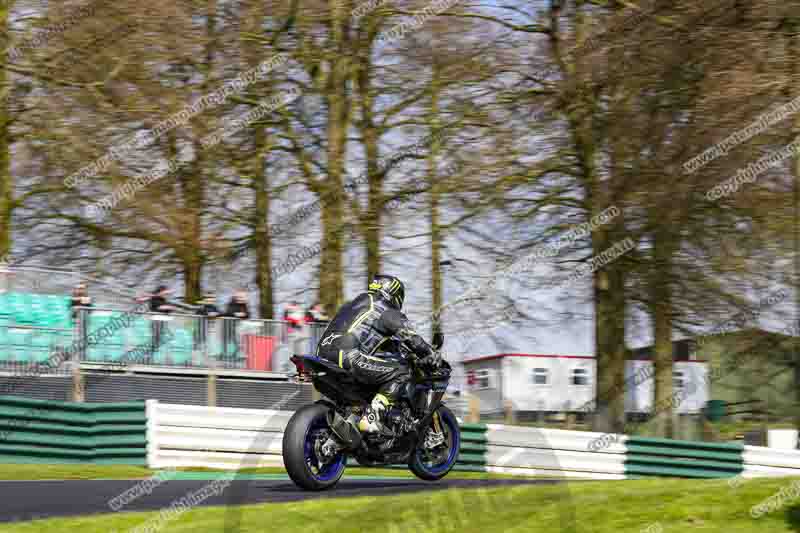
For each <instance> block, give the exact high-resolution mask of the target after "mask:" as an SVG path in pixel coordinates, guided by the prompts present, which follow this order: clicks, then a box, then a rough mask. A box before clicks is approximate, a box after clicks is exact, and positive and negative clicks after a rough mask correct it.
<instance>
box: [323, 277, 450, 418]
mask: <svg viewBox="0 0 800 533" xmlns="http://www.w3.org/2000/svg"><path fill="white" fill-rule="evenodd" d="M404 300H405V287H404V286H403V282H401V281H400V280H399V279H398V278H396V277H394V276H387V275H377V276H375V278H374V279H373V280H372V282H370V284H369V289H368V291H367V292H365V293H362V294H359V295H358V296H357V297H356V298H355V299H354V300H352V301H351V302H348V303H346V304H345V305H343V306H342V307H341V309H339V312H338V313H336V316H335V317H333V320H331V322H330V324H328V327H327V328H326V329H325V331H324V332H323V334H322V336H321V337H320V341H319V343H318V344H317V353H316V355H317V356H318V357H321V358H324V359H327V360H328V361H331V362H333V363H336V364H338V365H339V366H340V367H341V368H343V369H345V370H349V371H350V372H351V374H352V375H353V377H354V378H355V379H356V380H357V381H359V382H361V383H365V384H370V385H378V393H377V394H375V397H374V398H373V399H372V402H371V403H370V405H369V407H368V408H367V411H366V413H365V415H364V416H363V417H362V418H361V419H360V420H359V422H358V429H359V430H360V431H361V432H363V433H376V432H384V433H386V431H384V420H385V416H386V412H387V410H388V408H389V407H390V406H391V405H392V404H393V403H394V402H395V400H397V397H398V395H399V393H400V391H402V389H403V387H404V386H405V385H406V384H407V383H408V382H409V380H410V379H411V373H410V369H409V366H408V364H407V362H406V361H405V360H404V359H402V358H401V356H400V355H399V354H398V352H399V350H398V347H399V345H400V344H403V345H405V346H406V347H407V348H408V349H409V350H410V351H411V352H412V353H413V354H414V355H415V356H416V357H417V358H419V359H420V361H419V362H420V364H422V365H423V366H425V365H427V366H432V367H435V366H437V365H438V364H439V362H440V361H441V358H440V356H439V354H438V353H437V352H436V351H435V350H434V349H433V348H432V347H431V345H430V344H428V343H427V342H425V340H424V339H423V338H422V337H420V336H419V335H418V334H417V333H416V331H414V329H413V327H412V325H411V322H410V321H409V320H408V318H407V317H406V315H405V314H403V313H402V311H401V310H402V308H403V301H404ZM351 423H352V421H351ZM390 433H391V432H389V433H387V434H390Z"/></svg>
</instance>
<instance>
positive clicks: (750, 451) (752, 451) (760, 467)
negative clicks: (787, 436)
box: [742, 446, 800, 477]
mask: <svg viewBox="0 0 800 533" xmlns="http://www.w3.org/2000/svg"><path fill="white" fill-rule="evenodd" d="M742 463H743V467H744V471H743V472H742V477H765V476H798V475H800V450H784V449H780V448H763V447H761V446H745V447H744V451H743V452H742Z"/></svg>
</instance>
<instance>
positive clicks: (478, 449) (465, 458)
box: [453, 424, 488, 472]
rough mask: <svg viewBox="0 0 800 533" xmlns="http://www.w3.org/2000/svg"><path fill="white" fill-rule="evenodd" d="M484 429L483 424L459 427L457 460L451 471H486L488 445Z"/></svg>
mask: <svg viewBox="0 0 800 533" xmlns="http://www.w3.org/2000/svg"><path fill="white" fill-rule="evenodd" d="M486 429H487V428H486V425H485V424H462V425H461V448H460V449H459V450H458V459H457V460H456V466H454V467H453V470H461V471H462V472H463V471H468V472H485V471H486V468H485V467H486V451H487V444H488V439H487V438H486Z"/></svg>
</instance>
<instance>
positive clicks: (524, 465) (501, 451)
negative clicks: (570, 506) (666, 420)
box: [486, 424, 625, 479]
mask: <svg viewBox="0 0 800 533" xmlns="http://www.w3.org/2000/svg"><path fill="white" fill-rule="evenodd" d="M601 436H602V434H601V433H591V432H587V431H568V430H562V429H539V428H526V427H519V426H504V425H496V424H489V425H488V431H487V432H486V437H487V439H488V451H487V453H486V470H487V471H488V472H495V473H503V474H523V475H545V476H553V477H570V478H584V479H625V437H623V438H621V439H620V441H619V442H616V443H613V444H611V445H610V446H608V447H607V448H605V449H603V450H602V451H599V452H590V451H588V450H589V443H590V442H592V441H593V440H595V439H597V438H598V437H601Z"/></svg>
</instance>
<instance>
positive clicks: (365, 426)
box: [358, 393, 392, 433]
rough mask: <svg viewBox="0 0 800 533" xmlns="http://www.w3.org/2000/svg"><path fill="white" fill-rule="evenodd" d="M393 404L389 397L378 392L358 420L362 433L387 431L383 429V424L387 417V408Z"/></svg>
mask: <svg viewBox="0 0 800 533" xmlns="http://www.w3.org/2000/svg"><path fill="white" fill-rule="evenodd" d="M391 404H392V402H391V400H389V398H387V397H386V396H384V395H383V394H380V393H379V394H376V395H375V397H374V398H373V399H372V403H370V404H369V407H367V410H366V412H365V413H364V416H363V417H361V420H359V421H358V429H359V430H360V431H361V432H362V433H386V432H384V431H383V429H384V426H383V424H384V420H385V419H386V410H387V408H388V407H389V406H390V405H391Z"/></svg>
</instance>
